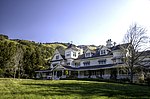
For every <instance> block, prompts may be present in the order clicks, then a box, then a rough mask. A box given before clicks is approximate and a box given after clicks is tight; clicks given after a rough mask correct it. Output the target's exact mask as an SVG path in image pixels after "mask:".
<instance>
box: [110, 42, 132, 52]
mask: <svg viewBox="0 0 150 99" xmlns="http://www.w3.org/2000/svg"><path fill="white" fill-rule="evenodd" d="M128 45H129V43H126V44H119V45H116V46H113V47H111V48H110V49H111V50H112V51H114V50H120V49H121V47H123V48H127V47H128Z"/></svg>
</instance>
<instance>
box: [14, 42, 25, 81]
mask: <svg viewBox="0 0 150 99" xmlns="http://www.w3.org/2000/svg"><path fill="white" fill-rule="evenodd" d="M22 59H23V50H22V48H21V46H20V45H17V50H16V54H15V55H14V57H13V60H14V63H15V67H14V78H16V71H17V70H18V78H19V79H20V70H21V65H22V62H21V61H22Z"/></svg>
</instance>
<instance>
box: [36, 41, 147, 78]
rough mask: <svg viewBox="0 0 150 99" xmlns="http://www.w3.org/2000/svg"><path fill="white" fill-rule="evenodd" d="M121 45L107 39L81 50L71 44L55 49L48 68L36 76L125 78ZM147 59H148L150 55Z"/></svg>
mask: <svg viewBox="0 0 150 99" xmlns="http://www.w3.org/2000/svg"><path fill="white" fill-rule="evenodd" d="M121 45H124V46H126V45H127V44H121ZM121 45H113V44H112V41H111V39H109V40H108V41H106V46H99V47H97V48H96V49H91V48H90V47H89V48H88V47H87V48H86V49H84V50H83V48H81V47H80V48H79V47H76V46H74V45H72V44H70V45H69V46H68V47H67V48H66V49H65V50H60V49H56V50H55V53H54V55H53V57H52V59H51V65H50V69H48V70H41V71H36V74H37V75H36V78H40V77H43V78H47V79H60V78H103V79H121V78H127V77H128V73H129V72H128V70H127V69H125V68H124V67H125V64H124V63H123V58H124V56H123V54H122V51H121V48H120V46H121ZM149 52H150V51H149ZM149 56H150V53H149ZM147 59H148V60H150V57H149V58H147Z"/></svg>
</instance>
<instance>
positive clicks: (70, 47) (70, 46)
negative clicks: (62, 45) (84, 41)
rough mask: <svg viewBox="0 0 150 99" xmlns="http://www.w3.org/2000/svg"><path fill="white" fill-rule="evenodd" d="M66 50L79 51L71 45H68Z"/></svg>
mask: <svg viewBox="0 0 150 99" xmlns="http://www.w3.org/2000/svg"><path fill="white" fill-rule="evenodd" d="M66 49H72V50H75V51H78V50H79V49H77V48H76V46H75V45H73V44H69V46H68V47H67V48H66Z"/></svg>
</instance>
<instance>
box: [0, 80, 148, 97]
mask: <svg viewBox="0 0 150 99" xmlns="http://www.w3.org/2000/svg"><path fill="white" fill-rule="evenodd" d="M66 98H67V99H80V98H83V99H84V98H85V99H108V98H110V99H118V98H119V99H120V98H121V99H122V98H135V99H137V98H150V87H147V86H138V85H129V84H118V83H107V82H96V81H77V80H55V81H54V80H22V79H21V80H17V79H15V80H14V79H2V78H1V79H0V99H66Z"/></svg>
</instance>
